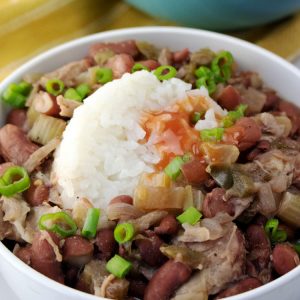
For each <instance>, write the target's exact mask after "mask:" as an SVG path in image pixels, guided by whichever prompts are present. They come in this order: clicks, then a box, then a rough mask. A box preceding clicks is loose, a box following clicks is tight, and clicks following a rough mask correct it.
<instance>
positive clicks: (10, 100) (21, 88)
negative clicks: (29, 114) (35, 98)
mask: <svg viewBox="0 0 300 300" xmlns="http://www.w3.org/2000/svg"><path fill="white" fill-rule="evenodd" d="M31 88H32V86H31V84H29V83H28V82H25V81H22V82H20V83H18V84H16V83H11V84H9V85H8V87H7V88H6V90H5V91H4V93H3V95H2V99H3V101H4V102H5V103H7V104H8V105H10V106H13V107H15V108H23V107H25V103H26V99H27V97H28V95H29V93H30V91H31Z"/></svg>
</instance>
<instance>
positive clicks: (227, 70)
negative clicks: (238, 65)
mask: <svg viewBox="0 0 300 300" xmlns="http://www.w3.org/2000/svg"><path fill="white" fill-rule="evenodd" d="M232 64H233V56H232V54H231V53H230V52H228V51H221V52H220V53H219V54H218V55H217V56H216V57H215V58H214V59H213V61H212V63H211V70H212V72H213V73H214V76H215V77H216V78H217V81H218V82H226V81H227V80H228V79H229V78H230V77H231V67H232Z"/></svg>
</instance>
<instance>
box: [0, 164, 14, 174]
mask: <svg viewBox="0 0 300 300" xmlns="http://www.w3.org/2000/svg"><path fill="white" fill-rule="evenodd" d="M12 166H14V164H13V163H11V162H6V163H3V164H0V176H2V175H3V174H4V173H5V171H6V170H7V169H9V168H10V167H12Z"/></svg>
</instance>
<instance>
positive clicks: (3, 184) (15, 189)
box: [0, 166, 30, 197]
mask: <svg viewBox="0 0 300 300" xmlns="http://www.w3.org/2000/svg"><path fill="white" fill-rule="evenodd" d="M29 187H30V178H29V176H28V173H27V171H26V170H25V169H24V168H23V167H18V166H13V167H10V168H8V169H7V170H6V171H5V172H4V174H3V176H2V177H1V178H0V194H2V195H4V196H6V197H10V196H13V195H15V194H17V193H21V192H23V191H25V190H27V189H28V188H29Z"/></svg>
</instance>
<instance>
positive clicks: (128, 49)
mask: <svg viewBox="0 0 300 300" xmlns="http://www.w3.org/2000/svg"><path fill="white" fill-rule="evenodd" d="M105 50H111V51H113V52H114V53H116V54H122V53H125V54H129V55H131V56H136V55H137V54H138V52H139V51H138V48H137V46H136V44H135V41H134V40H127V41H122V42H118V43H98V44H93V45H91V47H90V49H89V55H90V56H94V55H96V54H97V53H98V52H102V51H105Z"/></svg>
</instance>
